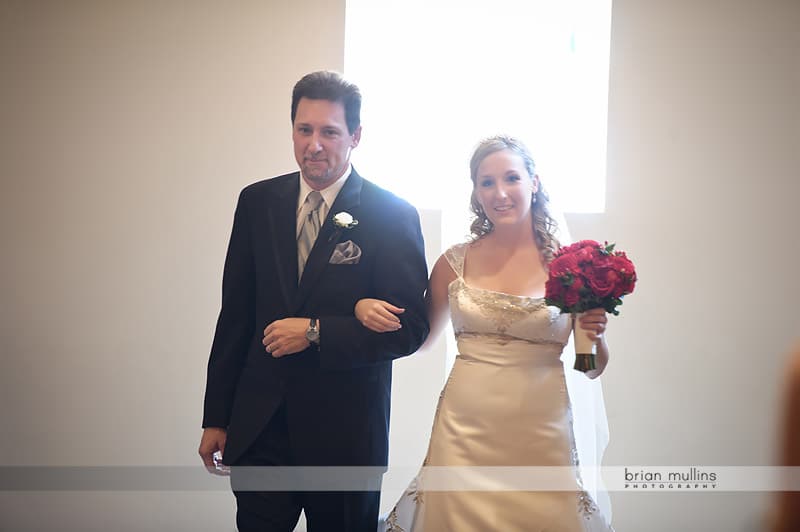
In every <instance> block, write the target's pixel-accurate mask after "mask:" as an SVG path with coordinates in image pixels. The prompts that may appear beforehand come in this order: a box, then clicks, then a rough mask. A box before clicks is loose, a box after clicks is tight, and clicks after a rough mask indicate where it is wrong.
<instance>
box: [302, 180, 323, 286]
mask: <svg viewBox="0 0 800 532" xmlns="http://www.w3.org/2000/svg"><path fill="white" fill-rule="evenodd" d="M306 204H307V205H308V207H309V209H310V210H309V211H308V215H307V216H305V217H304V219H303V225H302V226H301V227H300V234H299V235H298V236H297V281H298V283H299V282H300V279H302V278H303V270H304V269H305V267H306V261H307V260H308V255H309V254H310V253H311V248H313V247H314V242H315V241H316V240H317V235H318V234H319V227H320V220H319V208H320V207H321V206H322V194H320V193H319V192H318V191H316V190H312V191H311V193H310V194H309V195H308V196H307V197H306Z"/></svg>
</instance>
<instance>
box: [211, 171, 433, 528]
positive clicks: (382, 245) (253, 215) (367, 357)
mask: <svg viewBox="0 0 800 532" xmlns="http://www.w3.org/2000/svg"><path fill="white" fill-rule="evenodd" d="M300 179H301V177H300V174H299V172H295V173H292V174H287V175H283V176H280V177H276V178H273V179H268V180H265V181H260V182H258V183H254V184H252V185H250V186H248V187H246V188H245V189H244V190H243V191H242V192H241V194H240V196H239V201H238V205H237V207H236V212H235V215H234V221H233V230H232V233H231V238H230V243H229V246H228V252H227V257H226V260H225V269H224V274H223V286H222V306H221V311H220V314H219V319H218V321H217V327H216V332H215V336H214V341H213V345H212V348H211V355H210V357H209V363H208V374H207V385H206V394H205V406H204V415H203V427H221V428H225V429H227V441H226V444H225V450H224V457H223V461H224V463H225V464H228V465H234V466H235V465H237V464H240V463H242V460H244V459H245V458H246V457H247V456H249V455H248V453H251V454H252V452H253V451H254V449H255V447H258V446H265V448H266V447H270V446H271V445H273V444H274V445H278V444H277V443H275V442H272V440H276V439H281V443H280V444H279V445H280V447H281V452H280V453H279V455H280V459H276V460H272V462H285V463H273V464H272V465H300V466H386V464H387V461H388V431H389V407H390V392H391V378H392V361H393V360H394V359H396V358H399V357H402V356H406V355H409V354H411V353H413V352H414V351H416V350H417V349H418V348H419V346H420V345H421V344H422V342H423V341H424V340H425V337H426V336H427V334H428V321H427V318H426V316H425V309H424V292H425V289H426V287H427V267H426V263H425V256H424V246H423V240H422V233H421V230H420V223H419V216H418V214H417V212H416V210H415V209H414V208H413V207H412V206H411V205H410V204H408V203H407V202H405V201H404V200H402V199H400V198H398V197H396V196H394V195H393V194H391V193H390V192H387V191H385V190H383V189H381V188H379V187H378V186H376V185H374V184H373V183H371V182H369V181H367V180H365V179H363V178H362V177H360V176H359V175H358V174H357V173H356V171H355V170H353V171H352V172H351V174H350V176H349V177H348V178H347V180H346V182H345V184H344V186H343V187H342V189H341V191H340V192H339V194H338V196H337V197H336V200H335V202H334V203H333V205H332V206H331V208H330V210H329V212H328V215H327V216H326V217H325V219H324V220H323V223H322V224H321V227H320V230H319V234H318V236H317V239H316V242H315V244H314V246H313V248H312V249H311V251H310V254H309V256H308V260H307V262H306V265H305V269H304V271H303V274H302V278H301V279H300V280H299V282H298V264H297V262H298V261H297V239H296V227H297V218H296V216H297V214H296V212H297V211H296V209H297V201H298V194H299V190H300ZM340 212H346V213H349V214H350V215H352V217H353V218H354V219H356V220H357V221H358V224H357V225H354V226H352V227H341V226H339V225H337V224H336V223H334V220H333V218H334V216H335V215H336V214H337V213H340ZM343 253H344V255H345V257H344V259H342V254H343ZM368 297H371V298H378V299H383V300H386V301H388V302H390V303H392V304H393V305H396V306H398V307H402V308H405V312H404V313H402V314H400V315H399V318H400V321H401V324H402V327H401V328H400V329H399V330H397V331H394V332H388V333H375V332H372V331H370V330H368V329H367V328H365V327H363V326H362V325H361V323H360V322H359V321H358V320H357V319H356V318H355V316H354V307H355V304H356V302H357V301H358V300H360V299H362V298H368ZM288 317H307V318H312V317H313V318H318V320H319V328H320V339H319V344H318V346H317V345H314V344H311V346H310V347H309V348H307V349H305V350H304V351H302V352H300V353H295V354H291V355H286V356H283V357H280V358H274V357H272V356H271V355H270V354H269V353H267V352H266V351H265V349H264V346H263V345H262V343H261V342H262V339H263V331H264V328H265V327H266V326H267V325H268V324H270V323H271V322H273V321H275V320H279V319H283V318H288ZM278 418H280V422H279V426H278V425H276V424H278V421H277V420H278ZM244 463H247V464H250V463H251V462H247V461H245V462H244ZM376 496H377V494H376ZM373 502H374V501H373ZM303 504H305V503H303ZM306 513H307V515H308V514H309V512H308V509H306ZM337 526H338V527H339V528H342V527H343V526H344V525H341V524H339V525H336V524H332V525H331V527H330V528H325V527H323V528H321V530H328V529H330V530H334V529H339V528H337ZM354 529H355V528H354Z"/></svg>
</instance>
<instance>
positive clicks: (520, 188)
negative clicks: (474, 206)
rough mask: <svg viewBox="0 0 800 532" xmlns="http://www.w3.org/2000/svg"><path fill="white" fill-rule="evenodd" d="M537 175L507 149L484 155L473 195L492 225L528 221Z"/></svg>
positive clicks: (536, 184) (520, 158) (536, 187)
mask: <svg viewBox="0 0 800 532" xmlns="http://www.w3.org/2000/svg"><path fill="white" fill-rule="evenodd" d="M538 186H539V183H538V179H537V177H536V176H531V175H530V174H529V173H528V170H527V169H526V168H525V162H524V161H523V160H522V157H520V156H519V155H517V154H516V153H514V152H512V151H510V150H500V151H496V152H494V153H492V154H489V155H487V156H486V157H485V158H484V159H483V161H481V163H480V165H478V173H477V179H476V181H475V196H476V198H477V200H478V203H480V205H481V207H482V208H483V212H485V213H486V216H487V217H488V218H489V221H491V222H492V223H493V224H494V225H495V227H497V226H502V225H514V224H518V223H522V222H525V221H527V222H530V218H531V196H532V195H533V194H534V193H535V192H536V190H537V189H538Z"/></svg>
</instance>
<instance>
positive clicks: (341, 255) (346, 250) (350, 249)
mask: <svg viewBox="0 0 800 532" xmlns="http://www.w3.org/2000/svg"><path fill="white" fill-rule="evenodd" d="M360 260H361V248H360V247H358V244H356V243H355V242H353V241H352V240H348V241H347V242H342V243H340V244H336V248H335V249H334V250H333V254H332V255H331V260H329V261H328V263H329V264H358V261H360Z"/></svg>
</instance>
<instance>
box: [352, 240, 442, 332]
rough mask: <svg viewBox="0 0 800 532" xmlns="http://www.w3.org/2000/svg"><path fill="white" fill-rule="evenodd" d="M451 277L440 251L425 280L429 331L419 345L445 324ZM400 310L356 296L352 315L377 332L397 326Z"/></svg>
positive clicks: (381, 301) (376, 300)
mask: <svg viewBox="0 0 800 532" xmlns="http://www.w3.org/2000/svg"><path fill="white" fill-rule="evenodd" d="M455 278H456V273H455V272H454V271H453V269H452V268H451V267H450V264H449V263H448V262H447V259H446V258H445V256H444V255H442V256H441V257H439V259H438V260H437V261H436V264H435V265H434V266H433V271H432V272H431V278H430V280H429V281H428V290H427V291H426V292H425V305H426V308H427V312H428V321H429V322H430V327H431V329H430V331H431V332H430V334H429V335H428V339H427V340H426V341H425V344H423V345H428V344H430V343H433V342H434V341H435V340H436V338H438V337H439V335H440V334H441V333H442V331H443V330H444V328H445V326H446V325H447V320H448V319H449V317H450V312H449V310H450V306H449V305H450V303H449V300H448V296H447V287H448V286H449V285H450V283H451V282H453V281H454V280H455ZM403 312H404V309H402V308H398V307H395V306H394V305H392V304H391V303H389V302H388V301H384V300H382V299H372V298H364V299H359V300H358V302H357V303H356V306H355V315H356V318H358V321H360V322H361V324H362V325H363V326H364V327H366V328H367V329H369V330H371V331H375V332H379V333H383V332H389V331H395V330H397V329H398V328H399V327H400V320H399V319H398V318H397V314H401V313H403Z"/></svg>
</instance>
